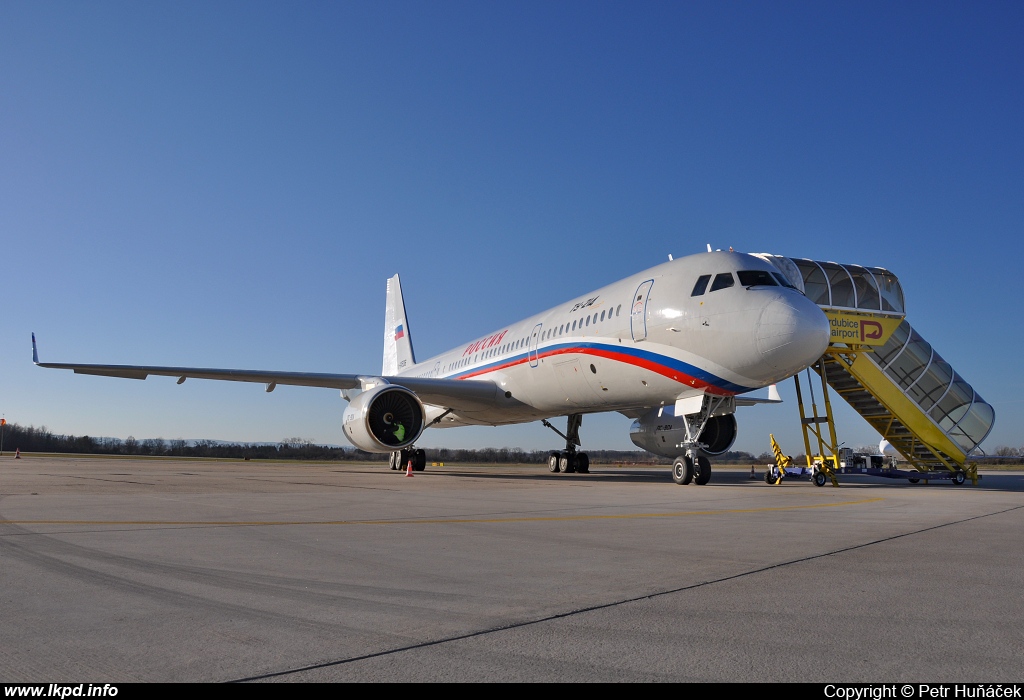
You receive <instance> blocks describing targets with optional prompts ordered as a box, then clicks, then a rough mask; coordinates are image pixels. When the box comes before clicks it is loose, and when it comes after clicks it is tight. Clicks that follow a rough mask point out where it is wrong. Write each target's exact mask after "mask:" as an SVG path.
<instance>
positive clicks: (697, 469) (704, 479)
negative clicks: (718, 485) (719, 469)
mask: <svg viewBox="0 0 1024 700" xmlns="http://www.w3.org/2000/svg"><path fill="white" fill-rule="evenodd" d="M709 481H711V460H709V459H708V458H707V457H704V456H703V455H701V456H699V457H697V463H696V464H695V465H694V470H693V483H695V484H697V486H703V485H704V484H706V483H708V482H709Z"/></svg>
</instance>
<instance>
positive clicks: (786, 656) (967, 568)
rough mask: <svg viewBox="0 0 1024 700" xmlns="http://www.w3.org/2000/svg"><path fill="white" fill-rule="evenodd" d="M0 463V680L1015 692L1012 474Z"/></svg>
mask: <svg viewBox="0 0 1024 700" xmlns="http://www.w3.org/2000/svg"><path fill="white" fill-rule="evenodd" d="M748 477H749V471H727V470H718V471H716V472H715V474H714V476H713V478H712V483H711V484H708V485H706V486H694V485H690V486H685V487H683V486H676V485H675V484H673V483H672V482H671V481H670V478H669V472H668V469H667V468H666V469H622V468H614V467H602V466H595V467H593V469H592V473H591V474H588V475H564V474H550V473H548V472H547V469H546V467H545V466H542V465H537V466H522V467H483V466H480V467H475V466H456V467H444V468H432V467H428V468H427V471H426V472H421V473H416V474H415V476H414V477H413V478H407V477H405V475H404V473H401V472H392V471H389V470H388V469H387V467H386V466H380V465H373V466H367V465H347V464H342V463H316V464H303V463H283V462H273V463H266V462H258V461H253V462H243V461H238V462H233V461H217V462H212V461H195V460H175V459H107V458H94V457H62V458H50V457H35V456H24V457H23V458H22V459H20V460H14V459H12V458H11V457H10V456H8V455H4V456H3V457H2V458H0V610H2V615H0V680H3V681H6V682H29V681H34V682H58V681H60V682H71V681H74V682H98V683H105V682H129V681H233V680H245V681H812V682H855V681H861V682H890V683H892V682H896V683H898V682H903V681H906V682H961V683H964V682H1020V681H1021V680H1024V632H1022V629H1024V625H1022V623H1021V621H1022V619H1024V473H1021V472H989V473H984V478H983V480H982V482H981V483H980V485H979V486H977V487H972V486H971V485H970V484H967V485H964V486H960V487H956V486H952V485H951V484H949V483H948V482H944V483H932V484H928V485H924V484H918V485H910V484H908V483H906V482H900V481H888V480H883V479H870V478H857V477H847V478H845V479H844V481H843V485H842V487H841V488H832V487H831V486H826V487H823V488H816V487H815V486H813V485H812V484H810V483H809V482H804V481H799V482H796V481H790V482H786V483H784V484H782V485H779V486H768V485H766V484H765V483H764V481H763V480H760V479H758V480H756V481H751V480H749V478H748Z"/></svg>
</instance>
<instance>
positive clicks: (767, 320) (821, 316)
mask: <svg viewBox="0 0 1024 700" xmlns="http://www.w3.org/2000/svg"><path fill="white" fill-rule="evenodd" d="M829 333H830V330H829V325H828V318H827V317H826V316H825V312H823V311H822V310H821V309H820V308H818V306H817V305H816V304H814V303H813V302H812V301H810V300H809V299H807V298H806V297H802V296H801V297H798V296H796V295H793V294H786V295H785V296H780V297H778V298H776V299H774V300H773V301H771V302H769V303H768V304H767V305H766V306H765V307H764V310H763V311H762V312H761V318H760V320H759V322H758V324H757V331H756V332H755V336H754V337H755V342H756V344H757V349H758V351H759V352H760V353H761V360H762V361H763V362H765V363H766V364H767V365H769V366H770V367H771V368H772V369H773V370H776V371H778V372H782V373H785V374H787V375H788V374H789V373H792V372H798V371H800V370H801V369H803V368H804V367H807V366H808V365H810V364H812V363H813V362H814V361H815V360H817V359H818V358H819V357H821V356H822V355H823V354H824V353H825V349H826V348H827V347H828V340H829Z"/></svg>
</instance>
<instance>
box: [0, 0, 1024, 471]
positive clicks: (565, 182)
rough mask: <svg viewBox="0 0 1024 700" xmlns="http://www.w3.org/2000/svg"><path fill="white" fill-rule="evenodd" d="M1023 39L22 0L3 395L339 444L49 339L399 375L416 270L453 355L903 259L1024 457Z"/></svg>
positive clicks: (428, 324) (14, 32) (320, 425)
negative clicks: (605, 318)
mask: <svg viewBox="0 0 1024 700" xmlns="http://www.w3.org/2000/svg"><path fill="white" fill-rule="evenodd" d="M1022 29H1024V5H1022V4H1021V3H1019V2H1009V3H997V2H989V3H944V2H905V3H871V2H861V3H852V2H835V3H811V2H808V3H800V2H782V3H728V2H714V3H654V2H648V3H640V4H638V3H608V2H580V3H571V2H557V3H551V2H542V3H528V2H516V3H480V2H467V3H459V2H436V3H424V2H400V3H387V2H373V3H358V4H349V3H340V2H327V3H313V2H308V3H257V2H244V3H241V2H240V3H228V2H217V3H208V2H207V3H186V2H176V3H166V4H157V3H112V2H95V3H70V2H55V3H27V2H25V3H14V2H8V3H3V4H0V260H2V267H0V293H2V300H3V302H4V303H3V306H2V310H3V311H2V318H3V321H2V323H0V329H2V330H0V411H2V412H3V413H4V414H5V415H6V417H7V419H8V420H12V421H16V422H19V423H22V424H35V425H46V426H48V427H50V428H51V429H52V430H54V431H56V432H64V433H73V434H91V435H105V436H118V437H126V436H128V435H134V436H135V437H138V438H143V437H157V436H161V437H164V438H176V437H185V438H215V439H228V440H240V441H272V440H279V439H283V438H286V437H292V436H298V437H304V438H308V439H312V440H315V441H318V442H326V443H343V442H344V439H343V437H342V435H341V430H340V419H341V412H342V410H343V408H344V403H343V402H342V401H341V399H340V398H339V397H338V395H337V393H336V392H333V391H330V390H315V389H299V388H287V387H281V388H278V390H277V391H275V392H274V393H273V394H269V395H268V394H265V393H264V392H263V390H262V387H260V386H252V385H233V384H229V383H219V382H217V383H214V382H205V383H204V382H200V381H191V382H187V383H186V384H184V385H182V386H175V385H174V382H173V380H170V379H160V378H151V379H149V380H147V381H145V382H135V381H130V380H117V379H103V378H97V377H83V376H75V375H72V374H71V373H68V372H57V371H45V370H41V369H38V368H35V367H33V366H32V365H31V363H30V361H29V359H30V355H29V333H30V332H31V331H33V330H34V331H35V332H36V333H37V334H38V336H39V339H40V351H41V353H42V356H43V359H44V360H50V361H80V362H104V363H126V364H131V363H138V364H175V365H196V366H212V367H240V368H258V369H280V370H295V371H326V372H330V371H336V372H376V371H379V368H380V362H381V359H380V356H381V337H382V332H383V311H384V285H385V280H386V278H387V277H389V276H390V275H392V274H394V273H395V272H399V273H400V274H401V275H402V284H403V289H404V291H405V296H406V303H407V309H408V312H409V318H410V326H411V329H412V331H413V338H414V342H415V344H416V348H417V352H418V354H419V355H420V356H421V357H426V356H428V355H431V354H433V353H435V352H439V351H441V350H444V349H446V348H448V347H451V346H453V345H456V344H459V343H461V342H463V341H465V340H469V339H471V338H473V337H475V336H478V335H481V334H484V333H486V332H489V331H491V330H494V329H496V328H498V327H500V326H502V325H504V324H507V323H508V322H510V321H513V320H516V319H519V318H521V317H524V316H526V315H529V314H531V313H534V312H536V311H538V310H540V309H542V308H547V307H548V306H551V305H553V304H555V303H558V302H561V301H564V300H567V299H570V298H572V297H576V296H579V295H581V294H582V293H584V292H586V291H589V290H590V289H593V288H595V287H598V286H601V285H603V284H606V283H608V282H611V281H614V280H616V279H619V278H621V277H624V276H626V275H628V274H631V273H633V272H636V271H638V270H641V269H644V268H646V267H650V266H652V265H655V264H658V263H660V262H662V261H663V260H665V259H666V256H667V255H668V254H669V253H671V254H673V255H675V256H677V257H678V256H681V255H685V254H688V253H691V252H699V251H700V250H703V249H704V248H705V245H706V244H708V243H710V244H712V245H713V246H714V247H721V248H725V247H728V246H733V247H735V248H736V249H737V250H745V251H750V252H758V251H767V252H773V253H779V254H784V255H790V256H794V257H810V258H816V259H824V260H836V261H839V262H851V263H858V264H865V265H877V266H882V267H886V268H888V269H890V270H892V271H893V272H895V273H896V274H897V275H898V276H899V277H900V279H901V281H902V283H903V286H904V291H905V293H906V296H907V305H908V310H909V314H908V318H909V319H910V321H911V323H912V324H913V325H914V327H915V328H917V329H918V330H919V331H920V332H921V333H922V334H923V335H924V336H925V338H927V339H928V340H929V341H930V342H931V343H932V344H933V345H934V346H935V347H936V349H937V350H938V351H939V352H940V353H941V354H942V355H943V356H944V357H945V358H946V359H947V360H948V361H949V362H950V363H951V364H952V365H953V366H954V368H955V369H956V370H957V371H959V372H960V374H961V375H962V376H963V377H964V378H965V379H967V381H969V382H971V383H972V384H973V385H974V386H975V388H976V389H977V390H978V392H979V393H980V394H981V395H982V396H983V397H985V399H986V400H987V401H989V402H990V403H991V404H992V405H993V406H994V407H995V409H996V413H997V418H996V427H995V430H994V431H993V434H992V435H991V436H990V438H989V440H988V441H987V442H986V443H985V447H986V448H989V449H992V448H994V447H995V446H997V445H1012V446H1021V445H1022V444H1024V438H1022V437H1021V431H1020V427H1021V424H1022V416H1024V398H1022V397H1024V371H1022V370H1021V368H1020V363H1019V362H1017V361H1016V359H1015V356H1016V355H1017V353H1018V351H1019V348H1020V347H1021V346H1022V340H1024V337H1022V336H1024V333H1022V331H1021V327H1022V321H1021V312H1020V310H1019V305H1020V301H1021V298H1022V292H1021V289H1020V284H1019V280H1020V277H1021V274H1020V268H1021V258H1022V255H1021V253H1022V249H1024V245H1022V243H1021V238H1020V234H1021V228H1022V222H1024V129H1022V125H1024V91H1022V90H1021V86H1022V85H1024V45H1022V44H1021V42H1020V35H1021V30H1022ZM781 388H782V391H783V396H784V397H786V396H792V389H791V382H788V383H787V384H786V385H784V386H783V387H781ZM839 416H840V425H839V430H840V440H841V441H845V442H846V443H847V444H851V445H861V444H868V443H875V442H877V440H878V437H877V436H876V435H875V434H874V433H873V432H872V430H871V429H870V427H868V426H867V424H866V423H864V422H863V421H862V420H861V419H860V418H858V417H857V416H856V415H854V414H852V413H851V412H849V411H840V412H839ZM739 418H740V437H739V439H738V441H737V444H736V446H737V448H739V449H748V450H751V451H754V452H761V451H763V450H765V449H767V448H768V444H767V439H768V438H767V433H768V432H770V431H772V432H775V433H776V435H777V436H781V437H782V439H783V442H784V444H783V447H784V448H786V449H787V450H788V451H790V452H793V453H795V452H799V451H801V450H802V446H801V445H800V444H799V438H798V435H799V431H798V428H797V416H796V407H795V406H794V404H793V403H792V402H789V403H786V404H783V405H782V406H775V407H758V408H754V409H748V410H746V412H744V413H742V414H741V415H740V416H739ZM628 425H629V420H628V419H626V418H623V417H622V416H618V415H614V414H613V415H610V416H602V417H588V418H587V419H585V421H584V425H583V435H582V436H583V440H584V444H585V446H586V447H590V448H613V449H616V448H621V449H629V448H632V443H630V442H629V438H628V434H627V431H628ZM557 442H558V440H557V438H556V436H554V435H553V434H551V433H549V432H548V431H547V430H546V429H545V428H543V427H540V426H539V425H531V426H522V427H511V428H480V429H465V430H455V431H442V432H439V433H436V434H435V435H434V436H431V437H429V438H427V439H425V441H424V443H423V444H425V445H428V446H433V445H441V444H446V445H449V446H453V447H463V446H465V447H480V446H520V447H524V448H528V449H532V448H538V449H539V448H551V447H557V446H558V445H557ZM787 443H788V444H787Z"/></svg>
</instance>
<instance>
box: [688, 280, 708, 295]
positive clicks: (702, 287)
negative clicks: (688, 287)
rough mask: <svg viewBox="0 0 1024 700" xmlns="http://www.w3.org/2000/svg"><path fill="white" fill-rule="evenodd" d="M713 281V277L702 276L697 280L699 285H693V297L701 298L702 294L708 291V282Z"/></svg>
mask: <svg viewBox="0 0 1024 700" xmlns="http://www.w3.org/2000/svg"><path fill="white" fill-rule="evenodd" d="M710 281H711V275H701V276H700V277H698V278H697V284H695V285H693V291H692V292H690V296H691V297H699V296H700V295H701V294H703V293H704V292H706V291H707V288H708V282H710Z"/></svg>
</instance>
